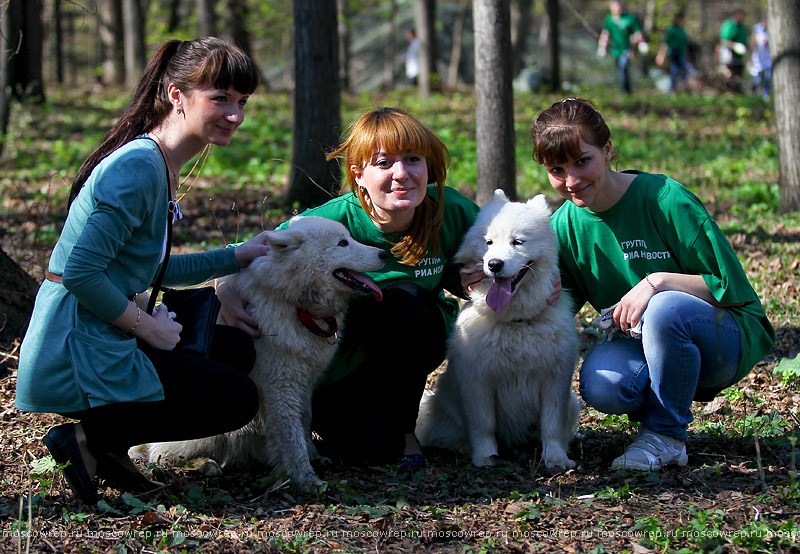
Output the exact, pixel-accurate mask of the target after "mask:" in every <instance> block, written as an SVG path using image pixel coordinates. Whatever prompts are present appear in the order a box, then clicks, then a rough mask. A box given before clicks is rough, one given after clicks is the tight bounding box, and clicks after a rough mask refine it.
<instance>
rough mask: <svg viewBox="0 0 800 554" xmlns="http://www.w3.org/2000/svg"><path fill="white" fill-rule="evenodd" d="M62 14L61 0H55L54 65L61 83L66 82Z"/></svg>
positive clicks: (57, 80) (57, 81) (57, 79)
mask: <svg viewBox="0 0 800 554" xmlns="http://www.w3.org/2000/svg"><path fill="white" fill-rule="evenodd" d="M61 15H62V12H61V0H53V66H54V69H55V80H56V83H58V84H59V85H61V84H63V83H64V48H63V46H64V33H63V30H64V29H63V25H62V17H61Z"/></svg>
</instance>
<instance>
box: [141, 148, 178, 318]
mask: <svg viewBox="0 0 800 554" xmlns="http://www.w3.org/2000/svg"><path fill="white" fill-rule="evenodd" d="M147 138H148V139H150V140H152V141H153V142H155V144H156V146H157V147H158V151H159V152H160V153H161V157H162V158H164V171H166V173H167V188H168V189H169V178H170V176H169V164H168V163H167V156H166V155H165V154H164V152H163V151H162V150H161V145H160V144H158V142H156V141H155V140H153V139H152V138H150V137H149V136H148V137H147ZM175 211H176V209H175V201H174V200H170V201H169V204H167V244H166V248H165V249H164V261H163V262H162V263H161V271H159V272H158V277H156V280H155V282H154V283H153V291H152V292H151V293H150V300H148V302H147V314H148V315H153V308H155V306H156V299H158V292H159V290H160V289H161V283H162V282H163V281H164V273H166V272H167V262H168V261H169V251H170V250H172V218H173V216H174V215H175Z"/></svg>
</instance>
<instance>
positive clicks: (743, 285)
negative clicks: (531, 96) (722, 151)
mask: <svg viewBox="0 0 800 554" xmlns="http://www.w3.org/2000/svg"><path fill="white" fill-rule="evenodd" d="M531 135H532V138H533V144H534V146H533V157H534V159H536V160H537V161H538V162H539V163H541V164H542V165H544V166H545V168H546V169H547V175H548V179H549V180H550V184H551V185H552V186H553V188H554V189H555V190H556V192H558V193H559V194H560V195H561V196H563V197H564V198H565V199H567V200H568V202H565V203H564V204H563V205H562V206H561V207H560V208H559V209H558V210H557V211H556V212H555V213H554V214H553V218H552V226H553V228H554V230H555V232H556V236H557V238H558V242H559V263H560V268H561V278H562V283H563V286H564V289H565V290H566V291H568V292H569V293H570V295H571V297H572V299H573V300H574V309H575V311H576V312H577V311H578V310H579V309H580V308H581V307H582V306H583V304H584V303H586V302H589V303H590V304H591V305H592V306H593V307H594V308H595V309H597V310H598V311H603V310H604V309H605V308H611V309H612V310H613V311H609V313H611V314H613V325H614V327H615V328H616V329H617V330H618V331H619V333H618V335H619V334H621V335H623V336H622V338H621V339H620V340H613V341H612V340H611V338H612V337H613V335H607V336H606V338H604V339H603V340H601V341H600V342H599V343H598V344H597V345H596V346H595V347H594V348H593V349H592V350H591V351H590V352H589V354H588V355H587V356H586V359H585V360H584V363H583V366H582V368H581V372H580V389H581V394H582V396H583V398H584V400H585V401H586V402H587V403H588V404H589V405H591V406H593V407H594V408H596V409H597V410H599V411H601V412H604V413H614V414H627V415H628V417H629V419H631V420H632V421H637V422H639V433H638V437H637V438H636V440H635V441H634V442H633V444H631V445H630V446H629V447H628V449H627V450H626V451H625V453H624V454H622V455H621V456H619V457H618V458H616V459H615V460H614V461H613V462H612V467H615V468H628V469H637V470H645V471H647V470H655V469H660V468H661V467H662V466H664V465H666V464H669V463H677V464H679V465H685V464H686V463H687V461H688V459H687V455H686V446H685V442H686V430H687V427H688V424H689V422H691V421H692V414H691V405H692V401H693V400H710V399H711V398H713V396H714V395H715V394H717V393H718V392H720V391H721V390H722V389H724V388H725V387H729V386H731V385H733V384H734V383H736V382H737V381H738V380H739V379H741V378H742V377H744V375H746V374H747V373H748V372H749V371H750V370H751V369H752V368H753V366H754V365H755V364H756V363H757V362H759V361H760V360H761V359H762V358H763V356H764V355H765V354H766V353H767V352H768V351H769V349H770V348H771V347H772V346H773V344H774V342H775V332H774V329H773V328H772V325H770V323H769V321H768V320H767V317H766V315H765V314H764V310H763V308H762V307H761V303H760V301H759V299H758V297H757V296H756V293H755V292H754V291H753V288H752V287H751V286H750V283H749V282H748V280H747V276H746V275H745V273H744V270H743V269H742V266H741V264H740V262H739V260H738V258H737V257H736V254H735V253H734V251H733V249H732V248H731V246H730V243H729V242H728V241H727V239H726V238H725V236H724V235H723V234H722V232H721V231H720V229H719V227H717V225H716V223H715V222H714V220H713V218H712V217H711V216H710V215H709V214H708V212H707V211H706V209H705V207H704V206H703V204H702V203H701V202H700V200H699V199H698V198H697V197H696V196H695V195H694V194H692V193H691V192H690V191H689V190H688V189H686V188H685V187H683V186H682V185H680V184H679V183H677V182H676V181H674V180H672V179H670V178H669V177H667V176H665V175H655V174H649V173H645V172H641V171H624V172H617V171H614V170H613V169H612V168H611V166H610V163H611V161H612V159H613V155H612V144H611V132H610V130H609V128H608V126H607V125H606V123H605V121H604V120H603V117H602V116H601V115H600V113H599V112H598V111H597V110H596V108H595V106H594V105H593V104H592V103H591V102H589V101H586V100H582V99H579V98H567V99H565V100H563V101H561V102H557V103H555V104H553V105H552V106H551V107H550V108H548V109H546V110H545V111H543V112H542V113H541V114H540V115H539V116H538V117H537V119H536V121H535V123H534V124H533V126H532V129H531ZM631 336H633V337H636V338H631Z"/></svg>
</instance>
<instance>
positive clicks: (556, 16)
mask: <svg viewBox="0 0 800 554" xmlns="http://www.w3.org/2000/svg"><path fill="white" fill-rule="evenodd" d="M547 20H548V22H549V25H550V27H549V29H548V33H547V34H548V37H549V38H550V40H549V41H548V46H547V53H548V56H547V57H548V60H549V64H548V65H549V66H550V67H549V69H550V75H549V77H550V79H549V80H550V89H551V90H553V91H558V90H561V63H560V56H561V48H560V44H559V43H560V42H561V33H560V29H561V13H560V11H559V6H558V0H547Z"/></svg>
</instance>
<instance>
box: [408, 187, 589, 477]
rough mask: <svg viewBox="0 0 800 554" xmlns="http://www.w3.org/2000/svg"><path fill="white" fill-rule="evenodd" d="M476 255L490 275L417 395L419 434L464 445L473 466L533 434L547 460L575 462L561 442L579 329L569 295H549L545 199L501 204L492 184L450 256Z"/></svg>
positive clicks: (569, 425)
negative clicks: (429, 384)
mask: <svg viewBox="0 0 800 554" xmlns="http://www.w3.org/2000/svg"><path fill="white" fill-rule="evenodd" d="M477 260H483V271H484V273H485V274H486V275H487V277H490V278H491V279H484V280H483V281H481V282H480V283H479V284H478V286H477V289H476V290H474V291H473V292H472V293H471V294H470V298H471V301H470V302H469V303H467V304H466V305H465V306H464V308H463V309H462V311H461V313H460V315H459V316H458V319H457V321H456V329H455V332H454V334H453V336H452V337H451V339H450V341H449V343H448V365H447V370H446V371H445V372H444V373H443V374H442V375H441V376H440V377H439V379H438V382H437V384H436V387H435V394H430V393H428V394H426V395H425V396H424V397H423V401H422V404H421V406H420V415H419V418H418V420H417V429H416V433H417V437H418V438H419V441H420V443H421V444H422V445H423V446H426V445H432V446H439V447H444V448H447V447H456V448H458V449H460V450H462V451H465V452H469V453H471V455H472V463H473V464H475V465H476V466H487V465H494V464H495V462H496V460H497V457H498V448H497V446H498V441H499V442H500V443H501V444H504V445H506V446H514V445H518V444H523V443H526V442H529V441H530V440H531V439H534V438H539V439H540V440H541V441H542V459H543V461H544V464H545V466H546V467H547V468H562V469H567V468H571V467H575V462H573V461H572V460H570V459H569V457H568V456H567V448H568V445H569V442H570V440H571V439H572V437H573V436H574V433H575V429H576V426H577V420H578V414H579V412H580V403H579V401H578V399H577V398H576V397H575V395H574V394H573V393H572V375H573V373H574V371H575V365H576V363H577V361H578V349H577V347H578V343H577V340H578V336H577V333H576V330H575V323H574V320H573V318H572V315H571V313H570V309H569V306H568V304H569V302H568V298H562V299H561V301H560V302H559V304H558V305H557V306H555V307H554V306H550V305H549V304H548V303H547V299H548V297H549V296H550V295H551V293H552V291H553V278H554V276H555V275H556V274H557V272H558V267H557V252H556V241H555V235H554V233H553V231H552V229H551V228H550V208H549V206H548V205H547V201H546V200H545V197H544V196H543V195H538V196H536V197H534V198H533V199H531V200H529V201H528V202H527V203H518V202H509V201H508V199H507V198H506V196H505V194H503V192H502V191H501V190H498V191H496V192H495V194H494V197H493V198H492V200H490V201H489V203H487V204H486V206H484V207H483V208H482V209H481V211H480V213H479V214H478V218H477V220H476V222H475V225H474V226H473V227H472V228H471V229H470V230H469V231H468V233H467V234H466V236H465V237H464V241H463V243H462V245H461V248H460V250H459V252H458V254H457V255H456V261H457V262H459V263H465V264H469V263H470V262H475V261H477ZM473 265H476V264H473ZM468 267H469V265H467V266H466V267H465V269H468Z"/></svg>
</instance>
